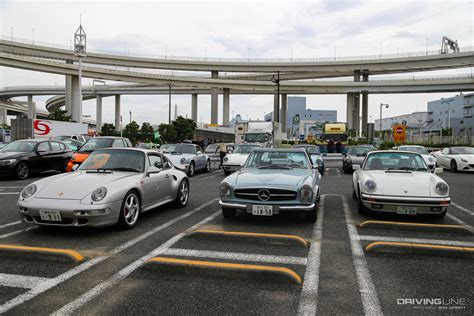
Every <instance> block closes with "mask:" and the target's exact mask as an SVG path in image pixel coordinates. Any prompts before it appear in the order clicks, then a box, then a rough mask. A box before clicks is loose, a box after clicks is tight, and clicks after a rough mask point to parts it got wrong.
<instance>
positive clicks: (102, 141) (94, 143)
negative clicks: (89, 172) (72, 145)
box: [79, 138, 113, 153]
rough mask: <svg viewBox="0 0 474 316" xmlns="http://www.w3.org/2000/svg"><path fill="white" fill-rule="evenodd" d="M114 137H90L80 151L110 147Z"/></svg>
mask: <svg viewBox="0 0 474 316" xmlns="http://www.w3.org/2000/svg"><path fill="white" fill-rule="evenodd" d="M112 141H113V140H112V139H109V138H92V139H89V140H88V141H87V142H86V143H85V144H84V146H82V147H81V149H80V150H79V152H80V153H87V152H92V151H94V150H96V149H101V148H108V147H111V146H112Z"/></svg>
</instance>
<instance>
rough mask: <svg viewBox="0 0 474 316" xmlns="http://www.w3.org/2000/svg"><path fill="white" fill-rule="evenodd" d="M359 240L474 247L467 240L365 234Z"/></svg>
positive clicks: (473, 243)
mask: <svg viewBox="0 0 474 316" xmlns="http://www.w3.org/2000/svg"><path fill="white" fill-rule="evenodd" d="M359 240H362V241H388V242H404V243H414V244H433V245H442V246H458V247H474V242H465V241H457V240H439V239H422V238H399V237H387V236H365V235H359Z"/></svg>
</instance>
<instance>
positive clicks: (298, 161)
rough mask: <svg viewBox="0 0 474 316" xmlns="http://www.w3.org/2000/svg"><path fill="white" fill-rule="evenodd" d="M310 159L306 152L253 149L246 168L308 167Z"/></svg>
mask: <svg viewBox="0 0 474 316" xmlns="http://www.w3.org/2000/svg"><path fill="white" fill-rule="evenodd" d="M308 167H309V161H308V160H307V156H306V154H305V153H304V152H285V151H281V152H280V151H253V152H252V153H251V154H250V156H249V158H248V159H247V163H246V164H245V168H257V169H288V170H291V169H307V168H308Z"/></svg>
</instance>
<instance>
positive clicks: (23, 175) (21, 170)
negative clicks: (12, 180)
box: [15, 161, 30, 180]
mask: <svg viewBox="0 0 474 316" xmlns="http://www.w3.org/2000/svg"><path fill="white" fill-rule="evenodd" d="M15 175H16V177H17V178H18V179H20V180H25V179H27V178H28V177H29V176H30V166H28V164H27V163H26V162H24V161H20V162H19V163H18V164H17V165H16V167H15Z"/></svg>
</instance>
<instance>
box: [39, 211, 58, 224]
mask: <svg viewBox="0 0 474 316" xmlns="http://www.w3.org/2000/svg"><path fill="white" fill-rule="evenodd" d="M39 213H40V217H41V219H42V220H43V221H50V222H60V221H62V218H61V213H60V212H59V211H46V210H40V211H39Z"/></svg>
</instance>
